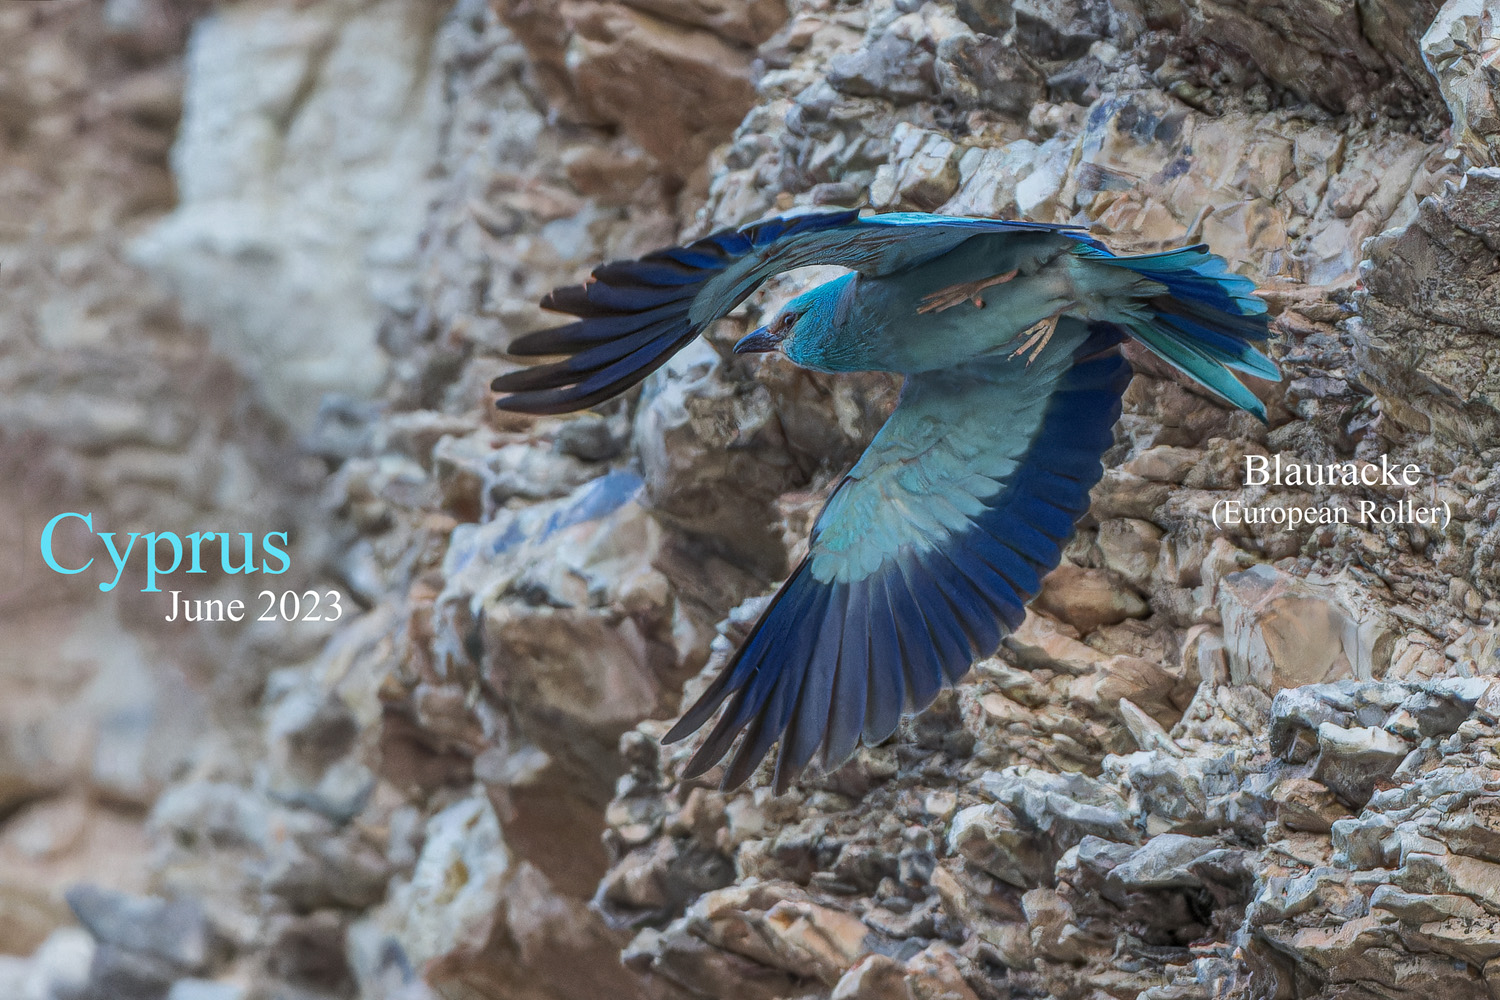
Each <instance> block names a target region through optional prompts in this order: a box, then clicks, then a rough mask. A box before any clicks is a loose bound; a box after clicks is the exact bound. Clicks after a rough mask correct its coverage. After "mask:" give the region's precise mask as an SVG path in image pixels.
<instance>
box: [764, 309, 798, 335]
mask: <svg viewBox="0 0 1500 1000" xmlns="http://www.w3.org/2000/svg"><path fill="white" fill-rule="evenodd" d="M798 318H799V317H798V316H797V314H796V313H782V314H781V315H780V316H778V317H776V323H775V324H774V325H773V326H772V327H771V330H772V332H774V333H779V334H788V333H791V332H792V327H794V326H796V325H797V320H798Z"/></svg>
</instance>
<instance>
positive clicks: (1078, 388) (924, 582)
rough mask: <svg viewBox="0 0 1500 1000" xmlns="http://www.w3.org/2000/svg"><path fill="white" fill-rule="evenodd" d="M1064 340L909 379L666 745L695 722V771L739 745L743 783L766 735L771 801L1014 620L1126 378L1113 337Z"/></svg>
mask: <svg viewBox="0 0 1500 1000" xmlns="http://www.w3.org/2000/svg"><path fill="white" fill-rule="evenodd" d="M1063 324H1064V330H1063V331H1062V332H1063V335H1062V336H1059V337H1058V338H1057V340H1056V342H1055V343H1054V344H1053V345H1052V346H1051V347H1050V348H1049V349H1048V350H1047V351H1045V352H1044V353H1043V355H1042V356H1041V358H1040V359H1039V361H1038V363H1036V364H1034V365H1032V366H1030V367H1028V366H1027V365H1026V364H1025V363H1024V362H1023V361H1021V360H1019V359H1016V360H1008V359H994V360H988V361H982V362H975V363H972V364H969V365H966V366H963V367H962V368H958V369H949V370H945V371H938V372H930V373H925V374H921V375H915V376H912V377H910V378H909V379H908V380H907V383H906V386H905V388H904V390H903V392H902V398H901V404H900V405H899V406H898V407H897V409H896V411H895V413H893V414H892V415H891V418H890V420H889V421H887V423H886V425H885V426H884V427H883V428H882V429H881V431H880V434H879V435H877V437H876V438H875V440H874V441H873V442H872V443H871V445H870V447H869V449H868V450H867V451H866V452H865V454H864V456H863V457H861V459H860V460H859V462H858V464H857V465H855V467H854V469H853V470H851V472H850V473H849V476H848V477H847V478H846V479H845V480H844V482H843V483H842V484H841V485H840V487H839V489H838V490H837V491H836V492H835V493H834V495H833V497H832V498H831V499H830V500H829V502H828V505H827V506H826V507H825V508H824V510H823V512H822V514H821V515H819V518H818V521H817V524H816V526H815V527H814V529H813V536H812V540H811V546H810V549H809V553H808V556H807V558H806V559H805V560H804V561H803V562H802V563H801V565H799V566H798V567H797V569H796V571H795V572H794V573H793V574H792V576H791V578H790V579H789V580H788V581H787V582H786V584H785V585H784V586H783V587H782V588H781V590H780V592H779V593H778V594H777V595H776V597H775V598H774V600H773V601H772V603H771V605H770V606H769V607H768V608H767V610H766V611H765V613H764V614H763V615H762V616H761V618H760V621H759V622H757V624H756V626H755V629H754V631H753V632H752V633H751V635H750V637H749V638H748V639H747V640H746V641H745V643H744V645H743V646H742V647H741V648H740V650H739V652H738V653H737V654H736V656H735V657H734V659H733V660H731V661H730V663H729V664H728V665H727V666H726V667H725V669H724V671H723V672H722V673H721V674H720V675H719V677H718V678H717V679H716V680H715V681H714V682H713V684H712V685H711V686H710V687H709V689H708V690H707V691H706V692H705V693H704V695H703V696H702V697H701V698H700V699H699V700H698V702H697V703H696V704H695V705H693V707H692V708H690V709H689V710H688V711H687V712H686V713H685V714H684V716H683V717H682V719H681V721H679V722H678V723H677V725H676V726H675V727H674V728H673V729H672V731H671V732H670V733H668V734H667V740H668V741H672V740H677V739H681V738H683V737H684V736H687V735H688V734H689V733H691V732H693V731H694V730H696V729H698V728H699V727H701V726H702V725H703V724H704V723H706V722H707V721H708V720H709V718H711V717H712V716H713V714H714V712H715V711H716V710H717V709H718V708H719V707H720V705H722V704H723V703H725V702H726V701H727V702H728V705H727V707H726V708H725V709H724V712H723V714H722V715H721V716H720V718H719V721H718V724H717V725H716V726H715V727H714V728H713V730H712V731H711V732H710V733H709V735H708V737H707V738H706V739H705V740H704V742H703V744H702V746H700V747H699V748H698V751H697V752H696V754H695V755H694V757H693V759H692V761H691V762H690V764H689V765H688V769H687V773H688V774H689V775H690V776H692V775H698V774H702V773H703V772H705V771H707V770H708V769H709V768H711V767H713V766H714V765H715V764H716V763H717V762H718V761H719V760H720V759H722V758H723V757H724V756H725V754H727V753H728V752H729V750H730V748H731V745H732V744H733V742H734V740H735V738H736V737H737V736H738V735H739V734H740V733H741V732H743V733H744V737H743V740H742V741H741V743H740V746H739V749H738V751H737V752H736V753H735V754H734V756H733V758H732V759H731V761H730V763H729V766H728V768H727V770H726V773H725V775H724V783H725V785H726V786H734V785H737V784H739V783H741V782H743V781H744V780H745V779H746V778H748V777H749V776H750V774H751V773H752V772H753V771H754V769H755V767H756V765H757V764H759V763H760V761H761V760H762V758H764V757H765V755H766V753H767V752H768V751H769V750H770V748H771V745H772V744H773V743H775V742H776V741H777V740H778V739H779V740H780V741H781V750H780V754H779V757H778V760H777V766H776V787H777V789H778V791H781V790H784V789H785V788H786V786H787V784H788V783H789V782H790V781H791V779H792V778H793V777H794V776H795V775H796V774H797V772H799V771H800V770H801V769H802V768H803V767H804V766H805V765H806V764H807V763H808V761H809V760H811V758H812V756H813V754H814V753H815V752H816V751H817V750H818V748H819V747H821V748H822V751H823V759H824V761H825V763H826V764H828V765H830V766H832V765H836V764H838V763H839V762H841V761H843V760H844V759H845V758H847V757H848V756H849V755H850V754H851V753H852V752H853V750H854V748H855V746H856V745H857V743H858V742H859V740H860V739H861V738H863V739H864V741H865V742H866V743H867V744H874V743H878V742H880V741H881V740H884V739H886V738H887V737H888V736H890V735H891V733H892V732H894V730H895V728H896V726H897V724H898V722H899V721H900V717H901V713H902V712H903V711H917V710H920V709H922V708H925V707H926V706H927V705H928V704H930V703H931V701H932V699H933V698H934V697H936V695H937V693H938V691H939V690H941V689H942V687H943V686H944V685H946V684H949V683H951V682H953V681H955V680H957V679H958V678H959V677H961V676H962V675H963V674H964V673H965V672H967V671H968V669H969V667H970V665H971V664H972V663H973V662H974V660H975V659H977V658H979V657H983V656H987V655H990V654H992V653H994V651H995V650H996V648H997V647H998V645H999V642H1000V639H1001V638H1002V636H1004V635H1005V634H1006V633H1008V632H1009V631H1011V630H1013V629H1014V628H1016V627H1017V626H1018V625H1020V623H1021V620H1022V618H1023V617H1024V615H1025V611H1024V606H1025V604H1026V602H1027V601H1028V600H1029V599H1030V598H1032V597H1033V596H1035V594H1036V593H1037V591H1038V590H1039V589H1040V586H1041V583H1040V581H1041V578H1042V577H1043V576H1044V575H1045V574H1046V573H1047V572H1048V571H1049V570H1051V569H1052V568H1053V567H1055V566H1056V565H1057V563H1058V561H1059V560H1060V558H1061V555H1062V549H1063V546H1064V545H1065V544H1066V542H1067V540H1068V538H1069V537H1070V536H1071V535H1072V533H1073V525H1074V522H1075V521H1076V520H1077V519H1078V518H1079V517H1080V516H1081V515H1082V514H1083V513H1084V512H1085V511H1086V510H1087V509H1088V504H1089V490H1090V488H1091V487H1092V486H1093V485H1094V484H1095V483H1096V482H1098V480H1099V478H1100V476H1101V475H1102V473H1103V469H1102V465H1101V457H1102V455H1103V453H1104V451H1105V449H1107V448H1108V447H1109V446H1110V444H1111V443H1112V441H1113V435H1112V433H1111V428H1112V427H1113V425H1114V423H1115V421H1116V419H1118V417H1119V414H1120V396H1121V394H1122V393H1123V392H1124V390H1125V386H1126V385H1127V384H1128V383H1129V380H1130V371H1129V367H1128V366H1127V365H1126V363H1125V361H1124V360H1123V359H1122V358H1121V357H1120V356H1119V353H1118V349H1117V346H1118V344H1119V343H1120V341H1121V340H1123V335H1122V334H1121V332H1120V331H1119V330H1117V329H1115V328H1113V327H1108V326H1105V327H1097V328H1095V329H1094V330H1092V331H1086V330H1084V328H1083V327H1082V324H1081V323H1079V322H1078V321H1076V320H1072V319H1065V320H1064V321H1063Z"/></svg>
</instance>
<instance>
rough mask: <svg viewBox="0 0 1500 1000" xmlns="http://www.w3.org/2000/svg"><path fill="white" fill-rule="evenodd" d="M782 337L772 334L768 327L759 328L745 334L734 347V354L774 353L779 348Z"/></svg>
mask: <svg viewBox="0 0 1500 1000" xmlns="http://www.w3.org/2000/svg"><path fill="white" fill-rule="evenodd" d="M781 339H782V335H781V334H779V333H773V332H772V331H771V330H770V328H768V327H764V326H763V327H761V328H760V329H759V330H754V331H752V332H750V333H747V334H745V335H744V336H743V337H741V338H740V339H739V342H738V343H736V344H735V345H734V353H736V354H763V353H765V352H766V351H774V350H776V348H778V347H780V346H781Z"/></svg>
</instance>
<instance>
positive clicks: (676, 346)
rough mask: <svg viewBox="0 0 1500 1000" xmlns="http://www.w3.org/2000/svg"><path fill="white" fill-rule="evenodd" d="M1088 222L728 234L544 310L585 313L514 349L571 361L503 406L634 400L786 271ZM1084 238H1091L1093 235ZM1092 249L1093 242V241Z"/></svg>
mask: <svg viewBox="0 0 1500 1000" xmlns="http://www.w3.org/2000/svg"><path fill="white" fill-rule="evenodd" d="M1078 229H1079V227H1076V226H1053V225H1048V224H1045V223H1039V222H1007V221H1004V220H1000V219H966V218H958V217H952V216H945V215H926V214H922V213H913V212H892V213H889V214H886V215H874V216H868V217H866V218H860V217H859V215H858V213H857V212H852V211H839V212H819V213H814V214H808V215H797V216H791V217H787V218H777V219H767V220H766V221H764V222H758V223H755V224H754V225H750V226H745V227H743V228H740V229H726V230H723V231H722V232H718V233H714V234H713V235H712V236H707V237H704V238H703V239H701V240H698V241H697V242H695V243H692V244H690V245H688V246H685V247H669V248H666V249H663V250H657V251H656V252H654V253H650V254H647V255H646V256H644V257H642V258H640V259H639V260H628V261H615V262H613V263H610V264H605V265H603V266H601V267H598V268H595V269H594V273H593V274H592V275H591V276H590V277H589V279H588V281H586V282H584V283H583V284H581V285H569V286H567V287H564V288H559V289H557V290H556V291H554V292H552V293H551V294H550V295H548V296H547V297H546V298H545V299H543V300H542V306H543V307H544V308H547V309H552V310H555V311H557V312H562V313H570V314H571V315H573V316H576V317H578V320H577V322H574V323H569V324H567V325H565V326H559V327H554V328H552V329H550V330H539V331H537V332H536V333H531V334H527V335H525V336H523V337H519V338H517V339H516V340H514V341H512V342H511V344H510V346H509V347H508V350H509V352H510V353H511V354H516V355H523V356H531V355H548V354H566V355H569V357H568V358H567V359H566V360H563V361H557V362H554V363H552V364H546V365H539V366H537V367H534V368H526V369H523V370H521V371H516V372H510V373H508V374H505V375H501V376H500V377H499V378H497V379H495V380H494V382H493V383H492V385H491V388H493V389H494V390H495V391H496V392H505V393H511V394H512V395H508V396H505V397H503V398H501V399H499V400H497V401H496V403H495V405H496V406H498V407H499V408H500V409H502V410H515V411H518V412H521V413H566V412H568V411H570V410H579V409H583V408H584V407H588V406H592V405H594V404H595V403H598V402H601V401H603V400H606V399H608V398H610V397H611V396H614V395H617V394H619V393H621V392H624V391H625V390H626V389H628V388H630V387H631V386H633V385H635V384H636V383H637V382H639V381H641V380H642V379H644V378H645V377H646V376H647V375H649V374H651V373H652V372H653V371H655V370H656V369H657V368H659V367H661V366H662V365H663V364H664V363H665V362H666V360H667V359H668V358H670V357H671V356H672V355H673V354H675V353H676V352H677V351H679V350H681V349H682V348H683V347H684V346H685V345H686V344H687V343H688V341H690V340H692V339H693V338H694V337H696V336H697V335H698V334H699V333H700V332H702V331H703V329H704V328H705V327H707V326H708V325H709V324H710V323H712V322H713V321H714V320H716V319H719V318H720V317H722V316H724V315H725V314H727V313H728V312H729V311H730V310H731V309H733V308H734V307H735V306H737V305H739V304H740V303H741V302H743V301H744V300H745V298H746V297H747V296H748V295H749V294H750V293H751V292H753V291H754V290H755V289H756V288H757V287H758V286H759V285H760V284H761V282H763V281H765V280H766V279H767V278H769V277H771V276H772V275H774V274H778V273H780V272H782V271H788V270H791V269H792V268H795V267H804V266H806V265H809V264H833V265H839V266H843V267H848V268H852V269H854V270H856V271H859V272H861V273H863V274H866V275H869V276H879V275H885V274H893V273H895V272H897V271H901V270H904V269H906V268H910V267H914V266H916V265H918V264H922V263H925V262H926V261H929V260H932V259H933V258H935V257H938V256H940V255H942V254H945V253H947V252H948V251H950V250H952V249H953V248H954V247H957V246H958V245H959V244H960V243H963V242H964V241H965V240H967V239H969V238H970V237H971V236H975V235H978V234H981V233H1003V232H1036V231H1043V232H1067V233H1071V232H1073V231H1075V230H1078ZM1080 239H1081V240H1084V241H1087V237H1084V236H1082V234H1081V233H1080ZM1087 242H1092V241H1087Z"/></svg>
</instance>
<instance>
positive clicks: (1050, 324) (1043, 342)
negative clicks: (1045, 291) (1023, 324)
mask: <svg viewBox="0 0 1500 1000" xmlns="http://www.w3.org/2000/svg"><path fill="white" fill-rule="evenodd" d="M1065 312H1067V310H1066V309H1059V310H1058V311H1057V312H1055V313H1053V314H1052V315H1051V316H1048V317H1047V318H1046V319H1044V320H1040V321H1038V322H1036V323H1033V324H1032V325H1031V326H1029V327H1027V328H1026V329H1025V330H1022V331H1021V333H1020V334H1019V336H1022V337H1025V338H1026V341H1025V343H1023V344H1022V345H1021V346H1020V347H1018V348H1016V349H1015V350H1014V351H1011V352H1010V354H1009V355H1007V356H1008V357H1012V358H1013V357H1015V356H1016V355H1018V354H1026V353H1027V352H1028V351H1030V352H1031V353H1030V356H1029V357H1027V359H1026V367H1027V368H1030V367H1031V363H1032V362H1033V361H1035V360H1036V359H1037V358H1039V357H1041V354H1042V349H1043V348H1045V347H1046V346H1047V341H1049V340H1051V339H1052V334H1054V333H1056V332H1057V321H1058V320H1060V319H1062V316H1063V313H1065Z"/></svg>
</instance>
